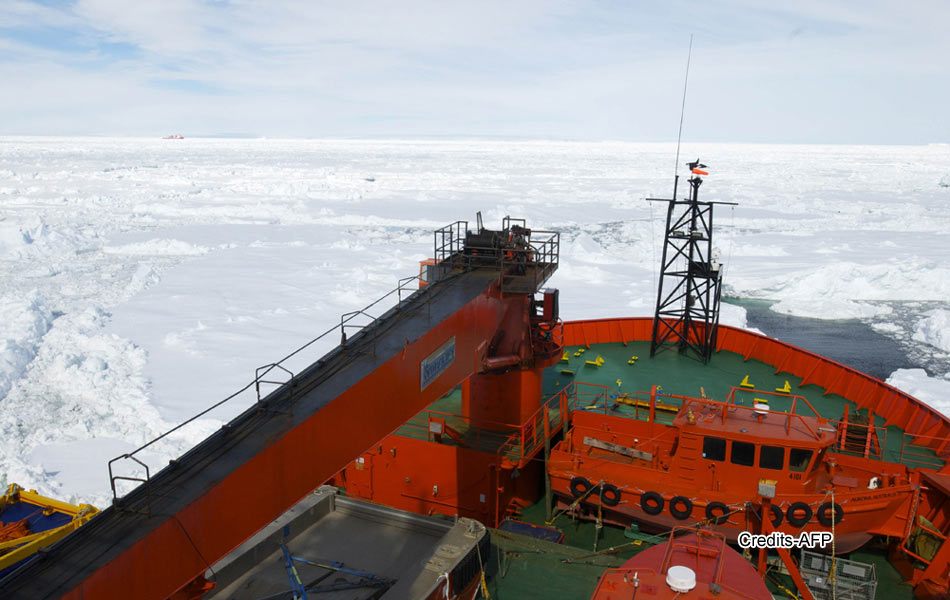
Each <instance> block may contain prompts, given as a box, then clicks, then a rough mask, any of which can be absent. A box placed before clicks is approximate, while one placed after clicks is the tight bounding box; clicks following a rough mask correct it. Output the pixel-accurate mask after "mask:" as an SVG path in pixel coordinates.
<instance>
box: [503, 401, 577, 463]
mask: <svg viewBox="0 0 950 600" xmlns="http://www.w3.org/2000/svg"><path fill="white" fill-rule="evenodd" d="M565 389H566V388H565ZM566 407H567V393H566V392H565V391H564V390H562V391H561V392H558V393H557V394H554V395H553V396H551V397H550V398H548V399H547V400H545V401H544V402H543V403H542V404H541V406H540V407H538V410H536V411H534V413H533V414H532V415H531V416H529V417H528V418H527V419H526V420H525V422H524V423H522V424H521V426H520V427H518V430H517V431H516V432H514V433H513V434H512V435H510V436H509V437H508V439H507V440H505V442H504V443H503V444H502V445H501V447H500V448H499V449H498V455H499V457H500V459H499V464H501V463H506V464H507V463H513V464H514V465H516V466H518V467H521V466H524V463H525V461H529V460H531V459H532V458H534V457H535V456H536V455H537V454H538V452H539V451H540V450H541V448H542V447H543V446H544V441H545V439H551V438H552V437H554V436H555V435H556V434H557V432H558V431H560V430H561V427H562V425H563V424H564V423H566V421H567V415H566V414H564V413H565V411H566ZM545 421H547V423H545Z"/></svg>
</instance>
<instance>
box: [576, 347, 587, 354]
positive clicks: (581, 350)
mask: <svg viewBox="0 0 950 600" xmlns="http://www.w3.org/2000/svg"><path fill="white" fill-rule="evenodd" d="M577 351H578V352H580V353H581V354H583V353H585V352H587V348H578V349H577Z"/></svg>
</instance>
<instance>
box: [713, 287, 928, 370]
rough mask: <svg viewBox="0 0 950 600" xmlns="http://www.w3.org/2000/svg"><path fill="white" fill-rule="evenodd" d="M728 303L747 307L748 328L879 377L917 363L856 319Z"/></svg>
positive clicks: (760, 302)
mask: <svg viewBox="0 0 950 600" xmlns="http://www.w3.org/2000/svg"><path fill="white" fill-rule="evenodd" d="M728 303H729V304H735V305H738V306H741V307H743V308H744V309H746V315H747V321H748V324H749V327H754V328H756V329H758V330H759V331H761V332H763V333H765V334H766V335H768V336H770V337H774V338H776V339H779V340H782V341H783V342H787V343H789V344H792V345H795V346H798V347H799V348H804V349H805V350H810V351H812V352H814V353H816V354H821V355H822V356H826V357H828V358H830V359H832V360H835V361H837V362H839V363H842V364H845V365H848V366H849V367H853V368H855V369H857V370H859V371H863V372H864V373H867V374H868V375H873V376H874V377H877V378H878V379H881V380H885V379H887V378H888V376H890V374H891V373H893V372H894V371H895V370H897V369H909V368H913V367H915V366H916V365H914V364H913V363H912V362H911V361H910V359H908V357H907V353H906V351H905V350H904V349H902V347H901V345H900V344H899V343H898V342H897V341H896V340H894V339H891V338H889V337H887V336H884V335H882V334H880V333H878V332H877V331H875V330H874V329H872V328H871V327H870V326H869V325H866V324H864V323H862V322H861V321H858V320H857V319H847V320H840V321H829V320H825V319H809V318H804V317H791V316H788V315H782V314H779V313H776V312H773V311H771V310H769V306H770V305H771V304H772V302H770V301H764V300H744V299H738V298H729V299H728Z"/></svg>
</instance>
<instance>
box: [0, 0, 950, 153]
mask: <svg viewBox="0 0 950 600" xmlns="http://www.w3.org/2000/svg"><path fill="white" fill-rule="evenodd" d="M940 12H946V10H945V9H941V7H940V5H939V4H936V3H913V6H903V5H902V6H901V7H899V8H894V7H892V6H891V5H890V4H889V3H885V2H871V3H870V4H868V3H862V4H861V5H860V6H858V5H854V4H851V3H846V2H839V3H828V2H818V1H812V0H804V1H803V2H796V3H794V4H789V5H769V6H768V7H762V5H761V4H760V3H758V2H754V1H753V0H719V1H710V2H705V3H694V2H681V1H677V2H670V3H663V4H657V5H644V6H636V5H634V4H633V3H630V4H628V3H616V2H607V1H603V2H590V3H577V2H572V1H568V0H564V1H558V2H547V1H540V0H535V1H533V0H526V1H524V2H500V1H495V0H487V1H484V2H476V3H461V2H459V3H455V2H444V1H442V2H436V1H432V0H405V1H403V2H398V3H394V2H382V1H363V2H347V3H336V2H310V1H292V0H283V1H275V2H268V3H259V2H250V1H244V0H237V1H232V2H227V1H198V0H165V1H163V2H142V3H135V4H132V5H130V4H128V3H127V2H124V1H118V0H77V2H76V3H75V4H71V5H64V6H61V7H59V8H51V7H49V6H43V5H39V4H33V3H26V2H11V3H7V4H5V5H4V6H3V7H0V18H2V20H3V22H9V23H11V24H13V27H11V28H10V29H7V30H3V29H0V38H2V39H0V52H2V53H3V54H5V55H7V56H8V57H9V59H7V60H3V59H0V76H3V77H5V79H4V81H5V82H7V84H8V85H10V86H11V89H18V90H21V91H20V93H19V94H17V95H15V97H7V98H2V99H0V110H3V111H5V113H6V114H9V115H17V118H16V119H10V120H8V121H6V122H5V123H0V133H62V132H73V133H74V132H85V133H109V134H146V135H154V134H157V133H162V132H167V131H168V130H169V129H168V128H169V127H170V128H171V130H174V131H179V130H186V133H187V132H195V133H213V132H215V131H217V130H216V129H214V128H215V127H223V128H224V129H222V131H235V130H239V131H248V130H252V131H256V132H258V133H261V134H265V135H272V136H276V135H298V136H321V135H331V136H339V135H374V134H383V135H413V134H415V135H426V134H483V133H489V134H500V135H528V136H542V137H551V136H553V137H581V138H595V139H603V138H621V139H644V140H660V139H670V137H671V136H672V135H674V132H675V127H673V126H669V123H675V121H677V120H678V106H679V94H680V92H681V89H682V75H683V68H684V65H685V58H686V56H685V54H686V44H687V41H688V39H689V34H690V33H694V34H695V45H694V56H693V72H692V73H691V75H690V96H689V103H688V111H689V112H688V113H687V115H688V116H687V122H688V123H690V124H691V127H692V128H691V129H688V131H689V132H690V133H691V134H692V135H697V136H700V139H707V140H739V141H741V140H745V141H769V140H770V141H816V142H821V141H830V142H841V141H855V142H875V141H877V142H880V141H895V142H926V141H939V140H941V139H943V140H946V139H947V138H950V125H948V124H946V123H945V122H944V121H943V120H939V119H937V115H939V114H942V108H941V107H939V106H938V101H937V99H938V98H940V97H946V95H947V91H948V89H947V86H948V84H947V83H945V82H944V79H945V78H943V77H937V76H935V75H938V74H940V73H941V71H940V70H941V69H942V64H941V62H940V60H939V59H938V57H939V56H943V55H946V54H947V53H948V52H950V43H948V41H947V40H946V38H945V36H944V35H943V33H942V32H941V31H940V25H939V22H940V19H938V18H935V17H934V15H935V14H939V13H940ZM14 29H16V31H17V33H16V35H15V34H14V32H13V30H14ZM4 31H6V34H4V33H3V32H4ZM50 31H56V32H57V34H56V35H50V33H49V32H50ZM60 32H67V33H68V35H61V34H60ZM51 39H56V40H59V42H58V43H57V44H53V43H52V42H51V41H50V40H51ZM64 89H65V90H68V93H66V94H64V93H63V90H64ZM68 115H73V121H70V118H69V116H68ZM176 120H178V121H177V123H178V124H177V125H175V121H176ZM869 120H870V121H869ZM869 122H873V123H875V127H874V128H869V127H868V123H869ZM14 123H16V126H14ZM67 125H69V126H68V127H67ZM926 136H936V137H933V138H932V139H928V138H927V137H926Z"/></svg>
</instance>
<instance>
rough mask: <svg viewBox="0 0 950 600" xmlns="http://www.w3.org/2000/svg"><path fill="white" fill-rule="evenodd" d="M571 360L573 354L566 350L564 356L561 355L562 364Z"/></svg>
mask: <svg viewBox="0 0 950 600" xmlns="http://www.w3.org/2000/svg"><path fill="white" fill-rule="evenodd" d="M570 358H571V353H570V352H568V351H567V350H565V351H564V354H563V355H561V362H567V361H569V360H570Z"/></svg>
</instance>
